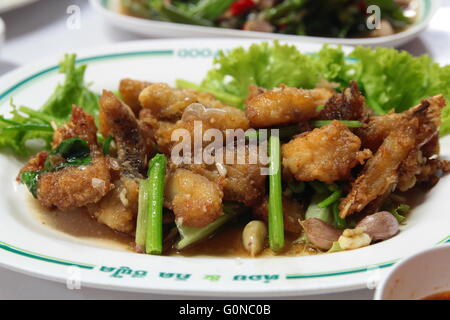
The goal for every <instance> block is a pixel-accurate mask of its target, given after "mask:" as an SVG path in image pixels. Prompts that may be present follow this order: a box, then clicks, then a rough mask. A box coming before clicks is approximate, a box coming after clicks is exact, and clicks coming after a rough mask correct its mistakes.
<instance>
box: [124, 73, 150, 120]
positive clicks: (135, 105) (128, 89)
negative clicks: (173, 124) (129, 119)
mask: <svg viewBox="0 0 450 320" xmlns="http://www.w3.org/2000/svg"><path fill="white" fill-rule="evenodd" d="M150 85H151V83H150V82H147V81H139V80H133V79H129V78H125V79H122V80H121V81H120V84H119V92H120V94H121V96H122V98H123V101H124V102H125V103H126V104H127V105H128V106H129V107H130V108H131V110H133V112H134V114H135V115H136V116H138V115H139V111H140V110H141V104H140V102H139V95H140V94H141V92H142V90H144V89H145V88H147V87H148V86H150Z"/></svg>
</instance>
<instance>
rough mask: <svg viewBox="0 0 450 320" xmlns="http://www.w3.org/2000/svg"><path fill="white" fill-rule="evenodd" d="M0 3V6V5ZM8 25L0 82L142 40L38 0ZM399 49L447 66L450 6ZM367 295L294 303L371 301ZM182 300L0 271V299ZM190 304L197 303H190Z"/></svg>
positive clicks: (63, 5)
mask: <svg viewBox="0 0 450 320" xmlns="http://www.w3.org/2000/svg"><path fill="white" fill-rule="evenodd" d="M0 1H1V0H0ZM74 4H75V5H78V6H79V7H80V8H81V29H80V30H69V29H68V28H67V27H66V20H67V17H68V15H67V14H66V10H67V7H68V6H70V5H74ZM1 17H2V18H3V20H4V21H5V23H6V42H5V44H4V46H3V47H1V49H0V76H1V75H2V74H4V73H6V72H8V71H10V70H13V69H14V68H17V67H19V66H21V65H24V64H27V63H29V62H33V61H36V60H38V59H41V58H44V57H46V56H48V55H51V56H54V55H62V54H64V53H65V52H76V51H77V50H79V49H82V48H86V47H92V46H98V45H102V44H108V43H113V42H120V41H129V40H138V39H142V37H141V36H138V35H135V34H132V33H128V32H126V31H122V30H120V29H117V28H115V27H112V26H110V25H108V24H105V23H104V22H103V21H102V19H101V18H100V17H99V16H97V15H96V13H95V12H93V10H92V9H91V8H90V6H89V3H88V1H87V0H39V1H38V2H37V3H35V4H31V5H29V6H27V7H23V8H21V9H17V10H14V11H11V12H8V13H4V14H2V15H1ZM402 49H405V50H408V51H410V52H412V53H413V54H415V55H420V54H424V53H427V54H429V55H431V56H432V57H433V58H434V59H435V60H436V61H438V62H440V63H442V64H450V0H444V4H443V7H442V8H441V9H440V10H439V11H438V12H437V14H436V16H435V18H434V19H433V21H432V23H431V25H430V27H429V28H428V30H427V31H425V32H424V33H423V34H422V35H421V36H420V37H419V38H417V39H415V40H413V41H412V42H410V43H409V44H407V45H405V46H404V47H403V48H402ZM372 297H373V291H372V290H369V289H365V290H358V291H352V292H344V293H335V294H326V295H320V296H307V297H295V299H372ZM167 298H171V299H186V297H182V296H161V295H153V294H137V293H127V292H114V291H107V290H97V289H90V288H82V289H81V290H68V289H67V288H66V286H65V285H64V284H60V283H55V282H50V281H46V280H41V279H36V278H33V277H29V276H26V275H22V274H19V273H16V272H12V271H9V270H6V269H2V268H0V299H167ZM190 298H193V299H196V298H201V297H190Z"/></svg>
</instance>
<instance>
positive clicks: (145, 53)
mask: <svg viewBox="0 0 450 320" xmlns="http://www.w3.org/2000/svg"><path fill="white" fill-rule="evenodd" d="M173 55H174V50H147V51H131V52H123V53H112V54H104V55H98V56H92V57H87V58H81V59H77V63H86V62H94V61H99V60H110V59H118V58H124V57H140V56H173ZM58 70H59V65H55V66H52V67H49V68H47V69H44V70H41V71H39V72H36V73H35V74H33V75H31V76H29V77H27V78H25V79H24V80H22V81H20V82H18V83H16V84H15V85H13V86H11V87H10V88H8V89H7V90H6V91H4V92H3V93H1V94H0V103H3V101H4V99H6V98H7V97H8V96H9V95H11V94H12V93H13V92H14V91H16V90H17V89H19V88H21V87H22V86H24V85H26V84H29V83H30V82H31V81H32V80H35V79H37V78H40V77H42V76H43V75H46V74H49V73H51V72H55V71H58Z"/></svg>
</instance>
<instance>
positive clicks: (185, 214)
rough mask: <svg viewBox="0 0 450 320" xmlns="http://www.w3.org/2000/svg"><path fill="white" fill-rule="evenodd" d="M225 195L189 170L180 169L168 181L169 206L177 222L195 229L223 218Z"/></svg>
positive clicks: (166, 194)
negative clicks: (223, 199)
mask: <svg viewBox="0 0 450 320" xmlns="http://www.w3.org/2000/svg"><path fill="white" fill-rule="evenodd" d="M222 198H223V192H222V190H221V189H220V187H219V186H218V185H217V183H215V182H212V181H210V180H208V179H207V178H205V177H203V176H202V175H199V174H196V173H194V172H191V171H189V170H185V169H176V170H175V171H174V172H171V173H170V174H169V175H168V177H167V180H166V189H165V206H166V207H167V208H169V209H171V210H173V212H174V214H175V218H176V219H177V221H179V222H181V223H182V224H183V225H186V226H189V227H195V228H201V227H205V226H207V225H208V224H210V223H211V222H213V221H215V220H216V219H217V218H219V217H220V216H222V215H223V210H222Z"/></svg>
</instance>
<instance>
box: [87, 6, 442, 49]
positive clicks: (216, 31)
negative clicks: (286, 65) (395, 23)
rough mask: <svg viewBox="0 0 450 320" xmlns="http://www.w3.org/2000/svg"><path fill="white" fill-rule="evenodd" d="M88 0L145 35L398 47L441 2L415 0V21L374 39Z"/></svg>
mask: <svg viewBox="0 0 450 320" xmlns="http://www.w3.org/2000/svg"><path fill="white" fill-rule="evenodd" d="M90 1H91V4H92V6H93V7H94V8H95V9H96V10H97V12H99V13H100V14H101V15H102V16H104V18H105V19H106V20H108V21H109V22H110V23H112V24H113V25H115V26H117V27H119V28H122V29H126V30H128V31H132V32H135V33H138V34H141V35H144V36H148V37H240V38H259V39H284V40H289V41H309V42H315V43H333V44H342V45H364V46H386V47H398V46H400V45H402V44H404V43H406V42H408V41H410V40H412V39H413V38H414V37H416V36H417V35H418V34H419V33H420V32H422V31H423V30H425V28H426V27H427V26H428V24H429V22H430V21H431V19H432V17H433V16H434V14H435V13H436V11H437V9H438V8H439V7H440V5H441V0H433V1H432V0H415V1H416V2H417V6H418V12H419V15H418V18H417V19H416V22H415V24H413V25H412V26H411V27H409V28H407V29H406V30H405V31H403V32H399V33H396V34H393V35H390V36H383V37H377V38H361V39H348V38H326V37H312V36H296V35H285V34H279V33H265V32H253V31H243V30H233V29H224V28H216V27H203V26H195V25H185V24H179V23H172V22H164V21H153V20H148V19H143V18H135V17H131V16H126V15H124V14H121V13H120V8H119V2H120V0H90Z"/></svg>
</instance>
